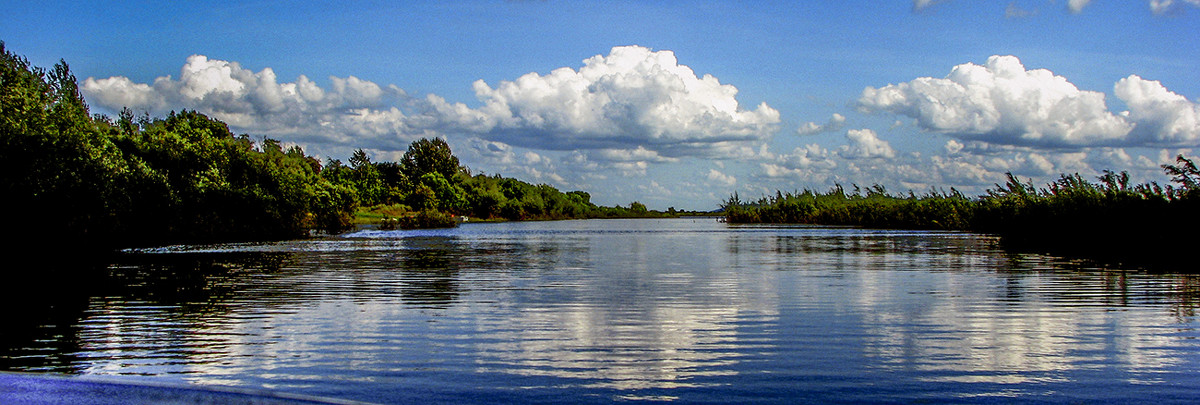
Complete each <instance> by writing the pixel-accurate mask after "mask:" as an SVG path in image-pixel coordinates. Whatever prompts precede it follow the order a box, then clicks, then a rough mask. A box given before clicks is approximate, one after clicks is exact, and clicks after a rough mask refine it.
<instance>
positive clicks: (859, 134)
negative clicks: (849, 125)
mask: <svg viewBox="0 0 1200 405" xmlns="http://www.w3.org/2000/svg"><path fill="white" fill-rule="evenodd" d="M846 139H849V140H850V144H849V145H844V146H842V148H841V150H840V151H839V152H838V154H839V155H841V156H842V157H843V158H847V159H856V158H863V159H870V158H888V159H890V158H893V157H896V151H895V150H894V149H892V145H891V144H889V143H888V142H887V141H885V140H882V139H879V136H878V135H876V134H875V131H872V130H870V129H851V130H849V131H846Z"/></svg>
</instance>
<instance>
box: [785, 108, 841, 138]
mask: <svg viewBox="0 0 1200 405" xmlns="http://www.w3.org/2000/svg"><path fill="white" fill-rule="evenodd" d="M844 126H846V117H845V116H842V115H841V114H838V113H834V114H833V116H830V117H829V121H826V122H825V123H824V124H817V123H815V122H811V121H810V122H806V123H803V124H800V128H799V129H797V130H796V133H797V134H800V135H816V134H820V133H824V132H836V131H839V130H841V129H842V127H844Z"/></svg>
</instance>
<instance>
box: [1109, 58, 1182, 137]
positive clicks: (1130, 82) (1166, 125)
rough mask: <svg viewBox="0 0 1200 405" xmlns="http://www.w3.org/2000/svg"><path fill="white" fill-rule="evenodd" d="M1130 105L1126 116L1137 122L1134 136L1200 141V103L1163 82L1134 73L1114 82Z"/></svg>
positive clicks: (1116, 88) (1115, 91)
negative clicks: (1172, 90)
mask: <svg viewBox="0 0 1200 405" xmlns="http://www.w3.org/2000/svg"><path fill="white" fill-rule="evenodd" d="M1113 91H1114V93H1116V95H1117V98H1120V99H1121V100H1122V101H1124V102H1125V104H1126V105H1127V106H1129V111H1127V112H1125V113H1124V116H1125V117H1126V118H1128V119H1129V120H1130V121H1132V122H1133V123H1134V124H1135V127H1134V130H1133V133H1132V135H1131V136H1132V137H1133V138H1135V139H1137V140H1140V141H1143V142H1146V143H1152V144H1160V143H1161V144H1169V145H1194V144H1197V143H1198V141H1200V104H1196V103H1193V102H1191V101H1188V99H1187V98H1186V97H1184V96H1181V95H1179V94H1176V93H1173V92H1171V91H1169V90H1167V88H1166V87H1163V85H1162V83H1160V82H1158V81H1154V80H1145V79H1142V78H1141V77H1138V76H1137V75H1131V76H1129V77H1126V78H1124V79H1121V80H1119V81H1117V84H1116V85H1114V86H1113Z"/></svg>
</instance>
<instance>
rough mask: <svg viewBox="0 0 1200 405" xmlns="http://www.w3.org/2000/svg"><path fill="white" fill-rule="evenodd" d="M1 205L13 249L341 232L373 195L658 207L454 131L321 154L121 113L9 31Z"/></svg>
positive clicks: (406, 202)
mask: <svg viewBox="0 0 1200 405" xmlns="http://www.w3.org/2000/svg"><path fill="white" fill-rule="evenodd" d="M0 171H2V173H4V175H3V177H0V212H3V213H4V214H6V215H7V218H6V219H5V222H6V224H7V225H8V229H10V232H13V233H16V234H19V235H22V236H21V237H20V238H19V240H20V241H19V242H17V243H15V244H13V245H11V246H9V247H8V248H10V249H14V250H23V249H31V248H47V249H49V248H53V247H50V246H46V245H48V244H55V245H58V246H59V247H61V246H64V245H65V246H70V247H71V248H75V249H88V248H91V249H96V250H105V249H110V248H112V247H119V246H134V245H147V244H163V243H178V242H205V241H241V240H267V239H285V238H294V237H302V236H305V235H308V234H310V232H311V231H312V230H321V231H325V232H331V233H332V232H341V231H344V230H347V229H349V228H350V227H352V226H353V224H354V222H353V221H354V218H355V214H356V212H358V211H359V209H360V208H363V207H373V206H386V207H388V208H390V209H391V210H392V212H395V213H397V214H398V215H400V216H404V217H416V216H418V214H420V213H424V215H425V216H426V217H431V216H432V217H447V216H450V215H470V216H475V217H478V218H485V219H489V218H505V219H516V220H523V219H565V218H594V217H612V216H646V215H653V214H654V213H653V212H650V211H648V210H646V208H645V206H644V205H641V204H639V203H636V202H635V203H632V204H630V206H629V207H599V206H596V205H595V204H593V203H591V201H590V199H591V196H590V195H589V194H588V193H586V192H582V191H572V192H569V193H563V192H560V191H558V190H557V189H555V188H553V187H551V186H548V185H544V184H542V185H533V184H530V183H526V182H522V181H519V180H516V179H511V178H503V177H500V176H498V175H492V176H486V175H483V174H477V175H472V174H471V172H470V170H469V169H468V168H466V167H465V166H462V165H460V163H459V161H458V159H457V158H456V157H454V155H453V154H452V153H451V151H450V147H449V146H448V145H447V144H446V143H445V141H443V140H440V139H422V140H418V141H416V142H413V144H412V145H410V147H409V149H408V151H407V152H406V153H405V154H404V157H403V159H402V160H401V161H400V162H372V161H371V159H370V158H369V156H368V155H367V154H366V153H365V152H364V151H362V150H358V151H357V152H355V153H354V155H353V156H352V157H351V158H350V159H349V162H348V164H343V163H342V162H340V161H338V160H332V159H330V160H327V161H326V162H321V161H320V160H319V159H318V158H316V157H314V156H310V155H307V154H306V153H305V152H304V150H303V149H301V148H300V147H298V146H291V147H284V146H283V144H282V143H281V142H280V141H278V140H274V139H269V138H262V139H261V140H258V141H256V140H254V139H251V138H250V137H249V136H248V135H244V134H242V135H237V134H234V133H232V132H231V131H230V130H229V127H228V126H227V125H226V124H225V123H223V122H221V121H219V120H216V119H212V118H210V117H207V116H205V115H203V114H200V113H198V112H196V111H187V110H184V111H181V112H178V113H177V112H171V113H169V114H167V115H166V116H165V117H150V116H149V115H148V114H143V115H142V116H140V117H139V116H136V115H135V114H134V113H133V112H132V111H131V110H129V109H123V110H122V111H121V112H120V113H119V114H118V116H117V117H116V118H112V117H108V116H105V115H100V114H95V115H92V114H90V112H89V109H88V106H87V104H86V103H85V101H84V99H83V97H82V96H81V94H80V92H79V88H78V85H77V80H76V78H75V76H74V75H73V74H71V71H70V68H69V67H68V65H67V63H66V62H65V61H60V62H59V63H57V64H55V65H54V67H53V68H51V69H44V68H40V67H36V66H32V65H31V64H30V63H29V61H28V60H27V59H25V58H23V57H21V56H18V55H16V54H14V53H11V52H9V51H8V50H7V49H5V47H4V43H3V42H0Z"/></svg>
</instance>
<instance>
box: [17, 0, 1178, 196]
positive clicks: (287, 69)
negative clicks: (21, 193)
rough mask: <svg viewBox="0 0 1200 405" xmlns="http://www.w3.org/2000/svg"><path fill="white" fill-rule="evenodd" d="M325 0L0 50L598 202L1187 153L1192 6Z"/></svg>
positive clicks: (204, 11)
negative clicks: (417, 145)
mask: <svg viewBox="0 0 1200 405" xmlns="http://www.w3.org/2000/svg"><path fill="white" fill-rule="evenodd" d="M341 3H343V2H339V3H338V4H325V3H324V2H291V1H244V2H238V1H189V2H149V1H111V2H110V1H94V2H88V1H73V2H57V1H39V2H28V1H9V0H0V6H3V9H5V10H7V11H6V12H5V13H2V14H3V15H0V41H4V42H5V46H6V48H7V49H8V50H9V51H10V52H14V53H16V54H18V55H22V56H24V57H26V58H28V59H29V60H30V61H31V62H32V63H33V64H35V65H38V66H44V67H49V66H52V65H53V64H54V63H56V62H58V61H59V60H60V59H61V60H65V61H66V62H67V63H68V64H69V65H70V67H71V69H72V72H74V74H75V75H76V77H77V78H78V79H79V82H80V87H81V91H82V93H83V94H84V97H85V99H86V100H87V102H88V104H89V106H90V107H91V109H92V112H93V113H101V114H107V115H110V116H115V115H116V112H118V111H120V110H121V109H122V108H125V107H128V108H130V109H132V110H133V111H135V112H136V113H138V114H139V115H141V114H142V113H148V114H150V115H152V116H162V115H165V114H166V113H167V112H169V111H172V110H176V111H177V110H181V109H189V110H197V111H199V112H201V113H204V114H207V115H209V116H212V117H214V118H217V119H220V120H222V121H225V122H226V123H228V124H229V125H230V127H231V129H232V130H233V131H234V132H236V133H245V134H249V135H250V136H251V137H253V138H255V139H261V138H264V137H268V138H273V139H278V140H280V141H282V142H283V143H284V144H286V145H299V146H301V147H303V148H304V150H305V151H306V152H308V153H309V154H312V155H316V156H319V157H321V158H322V159H323V160H325V159H341V160H343V161H344V160H346V159H347V158H348V157H349V156H350V154H351V153H352V152H353V151H354V150H356V149H360V148H361V149H363V150H365V151H367V152H368V153H369V154H370V156H372V158H373V159H374V160H375V161H386V160H390V161H395V160H399V158H400V157H401V156H402V155H403V153H404V151H405V150H407V147H408V145H409V143H411V142H412V141H413V140H416V139H420V138H423V137H425V138H428V137H439V138H443V139H445V140H446V141H447V142H448V143H449V144H450V146H451V148H452V149H453V151H454V154H455V155H456V156H458V157H459V159H460V160H461V162H462V163H463V164H465V165H466V166H468V167H470V168H471V169H472V170H473V171H474V172H475V173H487V174H501V175H503V176H506V177H515V178H518V179H521V180H524V181H528V182H531V183H535V184H536V183H545V184H549V185H552V186H554V187H557V188H559V189H560V190H563V191H571V190H582V191H587V192H589V193H590V194H591V195H592V201H593V202H595V203H598V204H602V205H628V204H629V203H630V202H632V201H639V202H642V203H644V204H646V205H647V206H649V207H650V208H651V209H660V210H665V209H667V208H668V207H674V208H677V209H687V210H711V209H715V208H716V207H717V206H718V205H719V204H720V203H721V201H723V200H725V199H727V198H728V197H729V196H730V195H731V194H733V193H735V192H736V193H738V194H739V196H740V197H741V198H742V199H743V200H746V199H756V198H758V197H761V196H765V195H774V194H775V192H776V191H783V192H792V191H801V190H805V189H812V190H817V191H825V190H828V189H829V188H832V187H834V185H835V184H840V185H842V186H843V187H845V188H846V189H849V190H853V187H854V186H856V185H857V186H860V187H863V188H866V187H869V186H871V185H875V184H879V185H883V186H885V187H886V188H887V189H888V190H889V191H891V192H894V193H907V192H908V191H913V192H916V193H918V194H920V193H924V192H927V191H929V190H931V189H938V190H949V189H950V188H952V187H953V188H954V189H957V190H960V191H962V192H964V193H965V194H967V195H979V194H982V193H984V192H985V191H986V190H987V189H988V188H990V187H994V185H995V184H996V183H1003V182H1005V179H1006V173H1013V174H1015V175H1017V176H1018V177H1020V178H1022V179H1026V180H1030V181H1032V182H1034V183H1035V184H1039V185H1044V184H1045V183H1048V182H1051V181H1053V180H1055V179H1057V178H1058V177H1059V176H1060V175H1062V174H1073V173H1078V174H1080V175H1083V176H1085V177H1087V178H1094V177H1095V176H1098V175H1100V174H1102V172H1103V171H1104V170H1113V171H1128V172H1129V174H1130V177H1131V178H1132V180H1133V181H1135V182H1149V181H1157V182H1160V183H1164V184H1166V183H1169V181H1170V179H1169V178H1167V177H1166V176H1165V175H1164V174H1163V173H1162V170H1161V168H1160V165H1162V164H1166V163H1172V162H1174V158H1175V156H1177V155H1179V154H1183V155H1185V156H1188V157H1195V156H1196V153H1197V151H1198V150H1200V68H1198V65H1200V0H1119V1H1114V0H1069V1H1064V0H1012V1H986V0H912V1H909V0H861V1H859V0H847V1H820V2H818V1H807V2H794V1H755V2H733V1H728V2H725V1H711V2H690V1H671V2H660V1H604V2H585V1H555V0H546V1H459V2H440V1H405V2H388V1H381V2H367V1H363V2H344V3H347V4H341Z"/></svg>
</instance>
